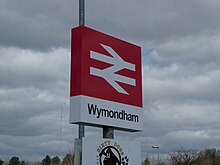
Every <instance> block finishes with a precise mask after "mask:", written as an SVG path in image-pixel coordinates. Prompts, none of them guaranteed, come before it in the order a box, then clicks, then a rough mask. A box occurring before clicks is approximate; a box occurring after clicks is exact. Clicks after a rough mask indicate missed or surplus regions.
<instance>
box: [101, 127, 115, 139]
mask: <svg viewBox="0 0 220 165" xmlns="http://www.w3.org/2000/svg"><path fill="white" fill-rule="evenodd" d="M103 138H107V139H114V129H113V128H111V127H107V126H104V127H103Z"/></svg>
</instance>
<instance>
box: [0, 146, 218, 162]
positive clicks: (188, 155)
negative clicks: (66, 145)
mask: <svg viewBox="0 0 220 165" xmlns="http://www.w3.org/2000/svg"><path fill="white" fill-rule="evenodd" d="M0 165H74V154H71V153H68V154H66V155H65V156H64V157H63V159H62V160H61V159H60V158H59V157H58V156H54V157H50V156H49V155H46V156H45V158H44V159H42V160H41V161H39V162H27V161H22V160H20V159H19V157H17V156H13V157H11V159H10V160H9V161H8V162H4V161H3V160H1V159H0ZM142 165H220V151H219V150H216V149H206V150H203V151H198V150H193V149H187V148H180V149H177V150H175V151H173V152H171V153H170V154H168V157H167V159H164V160H157V161H154V162H151V161H150V158H149V156H146V158H145V159H144V160H143V162H142Z"/></svg>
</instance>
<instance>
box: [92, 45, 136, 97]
mask: <svg viewBox="0 0 220 165" xmlns="http://www.w3.org/2000/svg"><path fill="white" fill-rule="evenodd" d="M100 45H101V46H102V47H103V48H104V49H105V50H106V51H107V52H108V53H110V54H111V55H112V57H110V56H107V55H104V54H101V53H98V52H95V51H92V50H91V51H90V58H92V59H96V60H98V61H102V62H105V63H108V64H112V66H110V67H107V68H105V69H98V68H94V67H90V74H91V75H94V76H98V77H102V78H103V79H105V81H107V82H108V83H109V84H110V85H111V86H112V87H113V88H114V89H115V90H116V91H117V92H119V93H123V94H127V95H129V93H128V92H127V91H125V90H124V89H123V88H122V87H121V86H120V85H119V84H118V83H117V82H121V83H124V84H128V85H132V86H136V80H135V79H133V78H130V77H127V76H123V75H120V74H117V73H116V72H118V71H120V70H122V69H128V70H131V71H135V64H133V63H130V62H126V61H124V60H123V59H122V58H121V57H120V55H118V54H117V53H116V52H115V51H114V49H112V47H110V46H107V45H104V44H100Z"/></svg>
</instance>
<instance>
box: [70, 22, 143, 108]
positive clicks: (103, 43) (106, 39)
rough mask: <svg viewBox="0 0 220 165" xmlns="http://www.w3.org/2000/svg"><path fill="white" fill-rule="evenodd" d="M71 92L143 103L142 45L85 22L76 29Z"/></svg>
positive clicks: (115, 100)
mask: <svg viewBox="0 0 220 165" xmlns="http://www.w3.org/2000/svg"><path fill="white" fill-rule="evenodd" d="M71 44H72V45H71V47H72V50H71V54H72V55H71V82H70V96H78V95H83V96H89V97H93V98H98V99H103V100H108V101H112V102H118V103H122V104H127V105H132V106H137V107H142V78H141V77H142V74H141V48H140V47H139V46H136V45H134V44H131V43H128V42H125V41H122V40H120V39H117V38H115V37H112V36H109V35H106V34H104V33H101V32H98V31H95V30H93V29H90V28H88V27H85V26H80V27H77V28H74V29H72V43H71Z"/></svg>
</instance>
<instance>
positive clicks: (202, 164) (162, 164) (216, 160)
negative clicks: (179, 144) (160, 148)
mask: <svg viewBox="0 0 220 165" xmlns="http://www.w3.org/2000/svg"><path fill="white" fill-rule="evenodd" d="M142 165H220V151H219V150H216V149H206V150H203V151H198V150H194V149H187V148H181V149H177V150H175V151H173V152H171V153H170V154H169V155H168V157H167V159H166V160H157V161H156V162H155V163H151V162H150V160H149V157H148V156H146V158H145V160H144V161H143V162H142Z"/></svg>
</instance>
